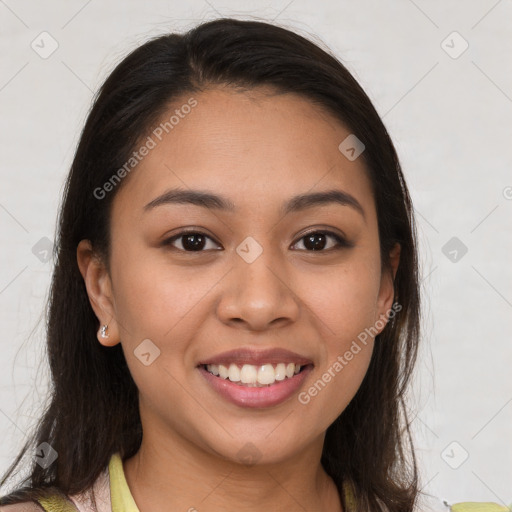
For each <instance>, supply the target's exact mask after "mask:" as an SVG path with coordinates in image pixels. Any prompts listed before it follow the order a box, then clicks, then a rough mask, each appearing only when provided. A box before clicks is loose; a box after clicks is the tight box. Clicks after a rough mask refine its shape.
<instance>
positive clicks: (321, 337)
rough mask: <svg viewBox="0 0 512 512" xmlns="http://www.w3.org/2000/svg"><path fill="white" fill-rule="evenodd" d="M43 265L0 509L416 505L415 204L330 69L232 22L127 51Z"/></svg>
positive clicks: (357, 90)
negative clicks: (38, 396)
mask: <svg viewBox="0 0 512 512" xmlns="http://www.w3.org/2000/svg"><path fill="white" fill-rule="evenodd" d="M57 247H58V249H57V263H56V268H55V272H54V275H53V281H52V288H51V297H50V304H49V322H48V351H49V360H50V366H51V372H52V380H53V384H54V387H53V395H52V400H51V403H50V406H49V407H48V409H47V411H46V413H45V415H44V416H43V418H42V419H41V421H40V423H39V425H38V428H37V430H36V432H35V434H34V436H33V438H32V439H31V441H30V442H29V443H27V444H26V445H25V447H24V448H23V450H22V452H21V453H20V455H19V456H18V457H17V459H16V460H15V461H14V463H13V465H12V467H11V468H10V469H9V471H8V472H7V474H6V475H5V477H4V479H3V482H5V481H6V480H7V478H8V477H9V475H10V474H11V473H12V471H13V470H14V469H15V467H16V466H17V465H18V464H19V463H20V461H21V459H22V457H23V455H24V454H25V453H28V454H32V453H35V457H34V459H33V460H32V467H31V472H30V475H29V479H28V480H27V481H25V482H24V484H25V485H24V486H19V488H18V489H16V490H15V491H13V492H11V493H10V494H9V495H8V496H5V497H4V498H3V500H2V504H3V505H6V506H4V507H1V510H4V511H5V512H11V511H13V512H15V511H16V510H29V509H31V508H30V507H33V509H34V510H40V509H41V506H42V507H43V508H45V509H46V510H62V509H65V510H67V509H69V510H76V509H78V510H98V511H100V512H101V511H103V510H114V511H118V510H133V511H137V510H140V511H146V510H155V511H156V510H189V511H193V510H199V511H215V510H235V509H236V510H245V511H252V510H261V509H262V508H265V507H266V508H268V509H269V510H285V509H286V510H323V511H329V512H339V511H349V510H358V511H359V510H372V511H373V510H382V511H384V510H389V511H411V510H415V507H416V504H417V503H418V501H419V498H420V494H421V493H420V491H419V487H420V485H419V481H418V471H417V465H416V460H415V457H414V449H413V445H412V440H411V436H410V432H409V423H410V421H409V419H408V417H407V414H406V409H405V406H404V396H405V392H406V390H407V386H408V383H409V379H410V376H411V373H412V370H413V366H414V362H415V359H416V354H417V350H418V339H419V305H420V302H419V292H418V268H417V267H418V264H417V253H416V242H415V232H414V222H413V214H412V205H411V201H410V197H409V193H408V191H407V187H406V184H405V181H404V178H403V175H402V172H401V169H400V164H399V161H398V158H397V155H396V152H395V149H394V147H393V144H392V142H391V140H390V138H389V136H388V133H387V131H386V129H385V127H384V125H383V123H382V121H381V120H380V119H379V116H378V114H377V113H376V111H375V109H374V108H373V106H372V104H371V102H370V100H369V98H368V97H367V95H366V94H365V93H364V91H363V90H362V89H361V87H360V86H359V85H358V84H357V82H356V81H355V80H354V78H353V77H352V76H351V75H350V73H349V72H348V71H347V70H346V69H345V67H344V66H343V65H342V64H341V63H340V62H339V61H338V60H336V59H335V58H334V57H333V56H331V55H329V54H328V53H326V52H325V51H323V50H322V49H320V48H319V47H317V46H316V45H314V44H313V43H311V42H309V41H307V40H306V39H304V38H302V37H301V36H299V35H296V34H294V33H293V32H290V31H288V30H285V29H283V28H279V27H276V26H273V25H270V24H267V23H262V22H254V21H237V20H233V19H219V20H215V21H213V22H208V23H204V24H202V25H200V26H198V27H196V28H195V29H193V30H191V31H190V32H188V33H186V34H184V35H178V34H170V35H166V36H161V37H157V38H155V39H153V40H151V41H149V42H147V43H146V44H144V45H142V46H141V47H139V48H138V49H136V50H135V51H133V52H132V53H131V54H130V55H129V56H128V57H126V58H125V59H124V60H123V61H122V62H121V63H120V64H119V65H118V66H117V68H116V69H115V70H114V71H113V72H112V73H111V75H110V76H109V77H108V79H107V80H106V82H105V84H104V85H103V86H102V88H101V90H100V91H99V94H98V96H97V98H96V100H95V102H94V105H93V108H92V110H91V112H90V114H89V116H88V119H87V122H86V125H85V128H84V130H83V133H82V135H81V139H80V142H79V145H78V148H77V151H76V155H75V158H74V161H73V164H72V168H71V172H70V174H69V177H68V181H67V187H66V191H65V196H64V201H63V205H62V209H61V212H60V217H59V236H58V240H57ZM403 432H405V433H406V434H407V440H408V441H409V449H406V446H405V439H403V437H402V433H403ZM29 450H30V451H29ZM3 482H2V483H3ZM31 503H32V505H31ZM37 503H38V504H37ZM23 507H25V508H23ZM56 507H63V508H56ZM66 507H67V508H66ZM489 510H491V509H489Z"/></svg>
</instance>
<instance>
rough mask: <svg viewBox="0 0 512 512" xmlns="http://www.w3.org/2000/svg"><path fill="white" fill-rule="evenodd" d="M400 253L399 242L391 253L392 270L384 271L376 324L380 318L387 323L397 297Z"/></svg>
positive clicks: (380, 330)
mask: <svg viewBox="0 0 512 512" xmlns="http://www.w3.org/2000/svg"><path fill="white" fill-rule="evenodd" d="M400 251H401V246H400V244H399V243H398V242H397V243H396V244H395V245H394V246H393V248H392V249H391V251H390V252H389V263H390V267H391V268H385V269H384V270H383V271H382V276H381V280H380V289H379V296H378V299H377V318H376V319H375V322H376V323H377V321H378V320H379V319H380V318H383V319H385V320H386V323H387V318H388V314H389V312H390V310H391V307H392V306H393V299H394V296H395V276H396V271H397V269H398V264H399V263H400ZM381 323H382V322H381ZM385 326H386V324H384V327H385ZM384 327H382V329H379V333H380V332H382V331H383V330H384Z"/></svg>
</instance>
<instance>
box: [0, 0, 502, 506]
mask: <svg viewBox="0 0 512 512" xmlns="http://www.w3.org/2000/svg"><path fill="white" fill-rule="evenodd" d="M220 16H232V17H237V18H240V19H251V18H252V19H259V20H267V21H273V22H275V23H278V24H280V25H282V26H285V27H288V28H291V29H294V30H296V31H298V32H299V33H301V34H302V35H304V36H306V37H309V38H311V39H313V40H314V41H316V42H317V43H318V44H320V45H323V46H324V47H325V46H327V47H328V48H330V50H331V51H332V52H333V53H335V54H336V55H337V56H338V57H339V58H340V59H341V60H342V61H343V62H344V63H345V65H346V66H347V67H348V69H349V70H350V71H351V72H352V73H353V74H354V76H355V77H356V79H357V80H358V81H359V82H360V84H361V85H362V86H363V88H364V89H365V90H366V92H367V93H368V95H369V96H370V98H371V99H372V101H373V102H374V105H375V107H376V109H377V111H378V112H379V114H380V115H381V116H382V117H383V120H384V123H385V125H386V127H387V128H388V130H389V132H390V134H391V137H392V138H393V140H394V142H395V144H396V148H397V150H398V153H399V156H400V158H401V162H402V165H403V169H404V173H405V176H406V180H407V183H408V186H409V188H410V191H411V194H412V197H413V201H414V205H415V209H416V214H417V220H418V233H419V240H420V251H421V267H422V268H421V274H422V292H423V298H424V305H423V321H422V325H423V338H422V349H421V353H420V358H419V363H418V367H417V373H416V378H415V381H414V387H413V389H412V391H413V392H412V393H411V397H410V401H409V405H408V407H409V409H410V411H411V415H412V417H413V418H414V421H413V429H414V437H415V446H416V453H417V456H418V458H419V465H420V468H421V481H422V485H423V486H424V487H423V488H424V490H425V491H427V492H429V493H431V494H434V495H435V496H438V497H441V498H443V499H446V500H447V501H448V502H450V503H452V502H457V501H470V500H474V501H494V502H497V503H501V504H510V503H512V464H511V461H512V377H511V368H512V364H511V362H512V339H511V335H510V326H511V320H512V265H511V258H510V254H511V253H512V237H511V231H512V229H511V219H512V173H511V164H512V158H511V155H512V152H511V145H512V124H511V121H512V69H511V65H510V55H512V37H511V35H512V25H511V20H512V2H511V1H510V0H500V1H496V0H473V1H460V2H457V1H453V0H451V1H447V0H438V1H425V0H415V1H413V0H396V1H382V0H381V1H379V0H363V1H358V2H355V1H352V2H350V1H344V0H342V1H340V0H338V1H335V0H331V1H314V2H313V1H306V0H291V1H290V0H283V1H273V2H269V1H265V2H253V1H251V2H248V1H240V0H238V1H227V0H194V1H191V2H188V3H185V2H177V1H165V0H145V1H143V2H138V1H135V0H125V1H124V2H114V1H111V2H100V1H99V0H89V1H87V0H85V1H72V2H69V1H64V0H52V1H46V2H29V1H26V0H17V1H15V0H0V55H1V61H0V63H1V64H0V65H1V68H0V109H1V116H0V126H1V145H2V149H1V155H0V169H1V171H0V172H1V179H0V238H1V241H2V250H1V252H0V317H1V321H0V325H1V330H2V336H1V338H0V343H1V360H0V361H1V362H0V370H1V371H0V443H1V445H0V471H2V472H3V471H4V470H5V469H7V466H8V464H9V463H10V462H12V460H13V459H14V456H15V455H16V454H17V453H18V451H19V449H20V448H21V445H22V443H23V442H24V439H25V437H26V433H27V431H28V430H29V429H30V427H31V426H32V425H33V424H34V422H35V421H36V420H37V419H38V417H39V414H40V412H41V409H42V407H43V406H44V404H45V400H46V398H45V397H46V391H47V387H48V368H47V363H46V360H45V346H44V343H45V340H44V316H43V315H44V307H45V301H46V300H47V294H48V285H49V281H50V276H51V271H52V259H51V258H49V257H50V256H51V248H52V242H53V240H54V235H55V222H56V215H57V211H58V205H59V201H60V197H61V193H62V187H63V183H64V179H65V177H66V175H67V172H68V170H69V166H70V163H71V160H72V157H73V152H74V149H75V146H76V143H77V140H78V136H79V133H80V130H81V129H82V126H83V123H84V120H85V116H86V114H87V111H88V109H89V106H90V104H91V100H92V97H93V94H94V92H96V90H97V89H98V87H99V85H100V84H101V83H102V81H103V80H104V79H105V77H106V76H107V74H108V73H109V71H111V70H112V68H113V66H114V65H115V64H116V63H117V62H119V60H120V59H121V58H122V57H123V56H125V55H126V54H127V53H128V52H129V51H130V50H132V49H133V48H135V47H136V46H137V45H139V44H141V43H142V42H144V41H145V40H146V39H148V38H149V37H151V36H155V35H157V34H161V33H164V32H169V31H184V30H186V29H188V28H191V27H192V26H193V25H195V24H197V23H199V22H200V21H203V20H207V19H213V18H217V17H220ZM52 50H54V51H53V53H51V54H50V55H48V53H49V52H51V51H52ZM507 63H508V64H507ZM70 342H72V340H70Z"/></svg>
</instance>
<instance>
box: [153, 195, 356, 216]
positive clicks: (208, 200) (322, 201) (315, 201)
mask: <svg viewBox="0 0 512 512" xmlns="http://www.w3.org/2000/svg"><path fill="white" fill-rule="evenodd" d="M333 203H334V204H340V205H342V206H350V207H351V208H353V209H354V210H356V211H357V212H359V213H360V214H361V215H362V216H363V218H364V219H366V215H365V211H364V209H363V207H362V206H361V204H360V203H359V201H358V200H357V199H356V198H355V197H354V196H352V195H351V194H349V193H348V192H344V191H343V190H327V191H324V192H314V193H310V194H300V195H298V196H294V197H292V198H291V199H289V200H288V201H286V203H284V204H283V206H282V207H281V215H283V216H284V215H287V214H288V213H295V212H299V211H302V210H306V209H308V208H313V207H315V206H322V205H328V204H333ZM167 204H192V205H195V206H200V207H203V208H207V209H213V210H224V211H228V212H235V211H236V206H235V205H234V203H233V202H232V201H230V200H229V199H227V198H226V197H222V196H219V195H216V194H212V193H210V192H205V191H201V190H182V189H171V190H167V191H166V192H164V193H163V194H162V195H160V196H158V197H156V198H155V199H153V200H152V201H150V202H149V203H148V204H147V205H146V206H144V212H147V211H150V210H153V209H154V208H156V207H157V206H161V205H167Z"/></svg>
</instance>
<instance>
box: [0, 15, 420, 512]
mask: <svg viewBox="0 0 512 512" xmlns="http://www.w3.org/2000/svg"><path fill="white" fill-rule="evenodd" d="M216 85H227V86H230V87H235V88H247V89H251V88H255V87H258V86H269V87H273V88H274V90H277V91H279V92H282V93H296V94H300V95H302V96H303V97H304V98H306V99H308V100H309V101H311V102H313V103H314V104H315V105H316V106H318V107H319V108H323V109H326V111H328V112H329V113H331V114H332V115H334V116H335V117H336V118H337V119H338V120H339V121H340V122H342V123H343V124H344V125H345V126H346V127H348V128H349V129H350V131H351V132H352V133H353V134H355V135H356V137H357V138H358V139H360V140H361V141H362V142H363V143H364V145H365V151H364V152H363V154H362V155H361V158H363V162H364V164H365V167H366V170H367V172H368V175H369V177H370V181H371V185H372V192H373V196H374V200H375V204H376V210H377V217H378V230H379V240H380V251H381V259H382V262H383V268H389V258H388V254H389V251H390V249H391V248H392V247H393V246H394V244H395V243H396V242H399V243H400V245H401V254H400V263H399V266H398V270H397V273H396V277H395V281H394V291H395V297H394V300H395V302H398V303H399V304H400V305H401V307H402V309H401V310H400V312H399V313H398V314H396V315H395V316H394V317H393V318H392V319H391V320H390V322H389V323H388V324H387V325H386V327H385V328H384V330H383V331H382V333H381V334H379V335H378V336H377V337H376V340H375V341H376V342H375V346H374V351H373V353H372V357H371V361H370V365H369V367H368V370H367V373H366V375H365V377H364V379H363V382H362V384H361V386H360V388H359V389H358V391H357V393H356V395H355V396H354V398H353V399H352V401H351V402H350V403H349V405H348V406H347V407H346V409H345V410H344V411H343V412H342V414H341V415H340V416H339V417H338V418H337V419H336V420H335V421H334V423H333V424H332V425H330V426H329V428H328V430H327V432H326V437H325V442H324V447H323V453H322V458H321V463H322V465H323V467H324V469H325V471H326V472H327V473H328V474H329V475H330V477H331V478H332V479H333V481H334V482H335V484H336V485H337V487H338V490H339V492H340V496H342V500H343V493H342V484H343V482H345V481H348V480H350V481H351V482H352V483H353V489H354V496H355V498H356V501H357V510H367V509H370V510H379V511H385V510H389V511H391V512H406V511H411V510H413V506H414V504H415V503H416V500H417V498H418V496H419V493H420V491H419V490H418V485H419V484H418V469H417V462H416V458H415V455H414V447H413V442H412V436H411V432H410V428H409V427H410V421H409V420H408V417H407V410H406V407H405V403H404V398H405V393H406V391H407V389H408V384H409V380H410V377H411V374H412V371H413V367H414V364H415V361H416V358H417V352H418V343H419V324H420V297H419V283H418V261H417V248H416V234H415V225H414V218H413V208H412V204H411V199H410V196H409V192H408V190H407V186H406V183H405V180H404V177H403V175H402V171H401V167H400V163H399V159H398V156H397V153H396V150H395V148H394V146H393V143H392V141H391V139H390V136H389V134H388V132H387V130H386V128H385V126H384V124H383V122H382V120H381V119H380V117H379V115H378V114H377V112H376V110H375V108H374V107H373V105H372V103H371V101H370V99H369V98H368V96H367V95H366V93H365V92H364V91H363V89H362V88H361V86H360V85H359V84H358V83H357V81H356V80H355V79H354V77H353V76H352V75H351V74H350V72H349V71H348V70H347V69H346V68H345V66H344V65H343V64H342V63H341V62H340V61H339V60H338V59H337V58H336V57H335V56H334V55H332V54H331V53H329V51H328V50H324V49H322V48H320V47H319V46H318V45H316V44H314V43H313V42H311V41H310V40H308V39H307V38H305V37H302V36H301V35H298V34H297V33H295V32H293V31H290V30H287V29H285V28H282V27H279V26H276V25H273V24H269V23H265V22H261V21H241V20H236V19H230V18H222V19H217V20H214V21H210V22H205V23H202V24H200V25H198V26H196V27H195V28H193V29H191V30H190V31H188V32H186V33H184V34H167V35H163V36H158V37H154V38H152V39H151V40H149V41H148V42H146V43H144V44H143V45H141V46H139V47H138V48H136V49H135V50H133V51H132V52H131V53H129V55H128V56H126V57H125V58H124V59H123V60H122V61H121V62H120V63H119V64H118V65H117V66H116V67H115V69H114V70H113V72H112V73H111V74H110V75H109V76H108V78H107V79H106V81H105V82H104V83H103V85H102V86H101V88H100V89H99V91H98V93H97V95H96V96H95V99H94V101H93V104H92V107H91V110H90V112H89V114H88V117H87V120H86V123H85V126H84V128H83V131H82V133H81V137H80V140H79V143H78V146H77V149H76V153H75V156H74V160H73V162H72V165H71V169H70V172H69V175H68V177H67V181H66V186H65V190H64V194H63V198H62V204H61V208H60V210H59V217H58V223H57V233H56V244H55V254H54V257H55V268H54V272H53V275H52V282H51V289H50V295H49V300H48V309H47V326H46V327H47V329H46V335H47V351H48V360H49V365H50V371H51V383H52V386H51V397H50V398H51V400H50V401H49V405H48V407H47V408H46V409H45V411H44V414H43V416H42V417H41V418H40V420H39V421H38V423H37V425H36V426H35V428H34V429H33V433H32V435H31V436H30V438H29V441H27V442H26V444H25V446H24V447H23V448H22V450H21V452H20V453H19V455H18V456H17V458H16V460H15V461H14V462H13V464H12V465H11V467H10V468H9V469H8V471H7V473H6V474H5V475H4V476H3V478H2V481H1V482H0V486H1V485H4V484H5V482H6V481H7V479H8V478H10V477H11V475H12V473H13V471H14V469H15V468H16V467H18V466H19V465H20V462H21V460H22V458H23V457H24V456H25V455H26V454H28V456H29V461H28V463H30V464H31V465H30V471H29V473H28V476H27V477H26V479H25V480H23V482H21V483H20V484H18V486H17V487H16V489H15V490H14V491H13V492H11V493H10V494H9V495H8V496H5V497H4V498H3V500H2V503H3V504H12V503H18V502H21V501H24V500H31V499H34V498H37V497H38V496H41V495H44V494H45V493H49V492H50V491H52V492H56V491H58V492H61V493H64V494H66V495H73V494H75V493H79V492H82V491H84V490H86V489H87V488H89V487H90V486H91V485H92V484H93V482H94V481H95V479H96V478H97V477H98V476H99V474H100V472H101V471H102V470H104V469H105V467H106V465H107V464H108V461H109V459H110V457H111V455H112V454H113V453H115V452H117V451H119V452H120V454H121V457H122V458H123V459H126V458H129V457H131V456H133V455H134V454H135V453H136V452H137V451H138V449H139V447H140V443H141V440H142V427H141V420H140V416H139V410H138V391H137V388H136V385H135V383H134V381H133V379H132V377H131V375H130V372H129V369H128V366H127V364H126V361H125V358H124V355H123V352H122V348H121V345H120V344H118V345H116V346H114V347H105V346H102V345H101V344H100V343H98V341H97V338H96V332H97V330H98V328H99V323H98V319H97V318H96V316H95V314H94V312H93V310H92V308H91V305H90V302H89V299H88V295H87V292H86V288H85V284H84V281H83V278H82V276H81V274H80V272H79V268H78V265H77V260H76V249H77V245H78V243H79V242H80V241H81V240H82V239H89V240H90V241H91V243H92V246H93V248H94V250H95V251H96V252H97V253H98V254H101V255H102V256H103V257H104V258H105V262H107V267H108V261H109V254H110V243H109V240H110V238H109V230H110V228H109V220H110V212H111V205H112V201H113V199H114V197H115V195H116V193H117V191H118V190H119V188H120V187H116V188H115V189H114V190H113V191H112V192H111V193H109V194H107V195H106V196H105V197H104V198H103V199H101V200H99V199H98V197H97V194H95V190H97V189H98V187H101V186H102V185H103V184H104V183H106V182H107V181H108V180H109V179H110V178H111V177H112V176H113V175H114V174H115V173H116V171H118V170H119V169H120V168H121V167H122V166H123V164H125V163H126V162H127V160H128V159H129V158H130V155H131V154H132V153H133V151H134V149H135V148H137V145H139V144H140V143H141V142H140V141H142V140H144V139H145V138H147V136H148V134H149V133H151V130H152V129H153V128H154V126H155V124H156V123H158V120H159V119H161V117H162V115H163V114H164V113H165V112H166V111H167V109H168V108H169V106H170V105H171V104H173V103H176V102H177V101H180V100H182V99H183V98H184V97H186V96H185V95H187V94H193V93H194V92H201V91H205V90H207V89H208V88H209V87H212V86H216ZM406 441H407V442H408V443H409V447H407V446H406V444H405V443H406ZM42 443H48V444H49V445H50V446H51V447H52V448H53V449H54V450H55V451H56V452H57V454H58V457H57V459H56V461H55V462H54V463H53V464H51V465H49V466H48V467H42V466H41V465H40V464H38V463H37V462H36V461H35V457H34V456H33V454H34V453H35V450H36V447H38V446H40V445H41V444H42ZM342 504H343V505H345V504H344V503H342Z"/></svg>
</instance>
